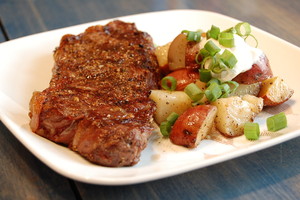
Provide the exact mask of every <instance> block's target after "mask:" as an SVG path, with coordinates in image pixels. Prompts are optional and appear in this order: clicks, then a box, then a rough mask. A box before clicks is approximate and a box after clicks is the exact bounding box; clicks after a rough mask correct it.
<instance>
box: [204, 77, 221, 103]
mask: <svg viewBox="0 0 300 200" xmlns="http://www.w3.org/2000/svg"><path fill="white" fill-rule="evenodd" d="M221 95H222V90H221V88H220V85H219V84H217V83H215V82H212V83H211V84H210V85H209V87H208V88H207V89H206V90H205V96H206V98H207V99H208V100H209V101H210V102H213V101H216V100H217V99H218V98H220V97H221Z"/></svg>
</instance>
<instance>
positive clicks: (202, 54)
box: [200, 48, 210, 58]
mask: <svg viewBox="0 0 300 200" xmlns="http://www.w3.org/2000/svg"><path fill="white" fill-rule="evenodd" d="M200 54H201V56H202V57H203V58H205V57H208V56H210V53H209V52H208V51H207V50H206V49H205V48H203V49H200Z"/></svg>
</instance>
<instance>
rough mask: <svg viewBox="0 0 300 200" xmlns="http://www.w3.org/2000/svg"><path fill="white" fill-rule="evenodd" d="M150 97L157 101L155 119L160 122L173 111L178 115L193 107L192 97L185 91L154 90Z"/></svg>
mask: <svg viewBox="0 0 300 200" xmlns="http://www.w3.org/2000/svg"><path fill="white" fill-rule="evenodd" d="M150 99H152V100H153V101H155V103H156V112H155V114H154V119H155V121H156V122H157V123H158V124H160V123H161V122H163V121H164V120H165V119H166V118H167V117H168V116H169V115H170V114H171V113H172V112H176V113H177V114H178V115H180V114H182V113H183V112H184V111H185V110H186V109H188V108H190V107H192V101H191V99H190V97H189V96H188V95H187V94H185V93H184V92H183V91H166V90H152V91H151V94H150Z"/></svg>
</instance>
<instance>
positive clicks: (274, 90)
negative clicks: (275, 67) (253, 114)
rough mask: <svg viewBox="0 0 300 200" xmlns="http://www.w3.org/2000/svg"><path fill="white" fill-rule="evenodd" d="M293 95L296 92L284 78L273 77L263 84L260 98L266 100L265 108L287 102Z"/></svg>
mask: <svg viewBox="0 0 300 200" xmlns="http://www.w3.org/2000/svg"><path fill="white" fill-rule="evenodd" d="M293 94H294V90H293V89H291V88H290V87H289V86H288V85H287V84H286V82H285V81H284V80H283V79H282V78H280V77H273V78H269V79H267V80H264V81H263V82H262V88H261V90H260V92H259V94H258V96H259V97H262V98H263V99H264V105H265V106H276V105H279V104H282V103H284V102H286V101H287V100H288V99H290V98H291V96H292V95H293Z"/></svg>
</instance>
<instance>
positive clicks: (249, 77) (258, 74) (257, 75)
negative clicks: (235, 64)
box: [233, 55, 273, 84]
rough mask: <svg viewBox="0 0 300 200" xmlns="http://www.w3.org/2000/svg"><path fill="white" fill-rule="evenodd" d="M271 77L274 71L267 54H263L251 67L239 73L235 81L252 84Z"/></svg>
mask: <svg viewBox="0 0 300 200" xmlns="http://www.w3.org/2000/svg"><path fill="white" fill-rule="evenodd" d="M271 77H273V72H272V69H271V67H270V63H269V60H268V58H267V56H266V55H262V56H261V57H260V60H259V61H258V62H257V63H255V64H254V65H252V68H251V69H249V70H248V71H246V72H243V73H241V74H239V75H237V76H236V77H235V78H234V79H233V81H236V82H238V83H241V84H252V83H256V82H261V81H263V80H266V79H268V78H271Z"/></svg>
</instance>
